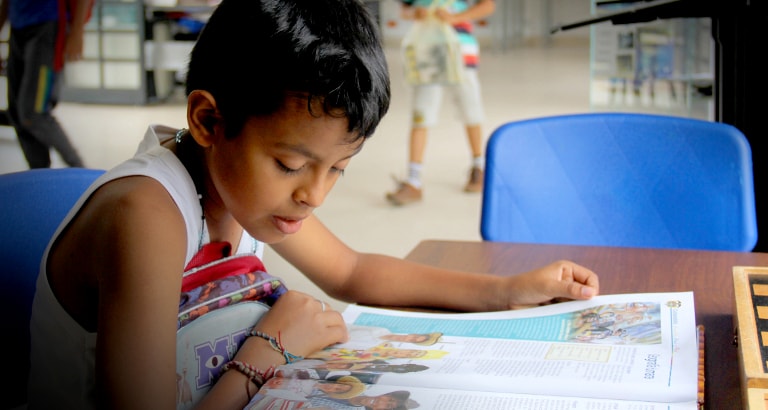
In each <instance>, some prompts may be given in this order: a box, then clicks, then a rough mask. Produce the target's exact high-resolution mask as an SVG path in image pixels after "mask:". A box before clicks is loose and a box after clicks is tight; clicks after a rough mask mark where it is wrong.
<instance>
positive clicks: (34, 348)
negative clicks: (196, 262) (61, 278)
mask: <svg viewBox="0 0 768 410" xmlns="http://www.w3.org/2000/svg"><path fill="white" fill-rule="evenodd" d="M175 133H176V129H173V128H169V127H164V126H157V125H155V126H150V127H149V129H148V130H147V133H146V134H145V135H144V139H143V140H142V141H141V143H140V144H139V148H138V150H137V152H136V154H135V156H134V157H133V158H131V159H129V160H127V161H125V162H124V163H122V164H120V165H118V166H117V167H115V168H113V169H112V170H109V171H107V172H106V173H105V174H103V175H102V176H101V177H99V178H98V179H97V180H96V181H95V182H94V183H93V184H92V185H91V186H90V187H89V188H88V189H87V190H86V192H85V193H84V194H83V195H82V196H81V197H80V199H79V200H78V201H77V203H76V204H75V206H74V207H72V210H70V212H69V214H68V215H67V216H66V218H64V220H63V221H62V223H61V225H60V226H59V228H58V229H57V230H56V232H55V233H54V235H53V238H52V239H51V241H50V242H49V244H48V247H47V248H46V250H45V252H44V254H43V259H42V260H43V261H46V260H47V259H48V252H49V250H50V244H51V243H53V241H54V240H55V239H56V238H57V237H58V236H59V235H60V234H61V232H62V230H63V229H64V227H66V226H67V225H68V224H69V222H70V221H71V220H72V218H73V217H74V215H75V214H76V213H77V211H78V210H79V209H80V208H81V207H82V206H83V204H84V203H85V201H86V200H87V199H88V197H90V195H91V194H92V193H93V192H94V191H96V189H97V188H99V187H100V186H102V185H103V184H105V183H107V182H109V181H111V180H114V179H117V178H121V177H125V176H130V175H145V176H148V177H151V178H154V179H155V180H157V181H158V182H160V183H161V184H162V185H163V187H165V189H166V190H167V191H168V193H169V194H170V195H171V197H172V198H173V200H174V201H175V202H176V205H178V207H179V211H181V214H182V216H183V217H184V222H185V225H186V227H187V256H186V260H185V263H184V264H185V265H186V264H187V263H188V262H189V261H190V260H191V259H192V257H193V256H194V254H195V253H196V252H197V250H198V248H199V246H200V245H201V241H200V238H201V235H202V238H203V239H202V244H205V243H208V242H210V239H209V238H208V234H207V232H208V230H207V229H203V226H202V209H201V208H200V201H199V198H198V195H197V191H196V189H195V184H194V182H193V181H192V178H191V177H190V175H189V173H188V172H187V170H186V168H184V165H183V164H182V163H181V161H179V159H178V158H177V157H176V155H175V154H174V153H173V152H171V151H170V150H168V149H166V148H164V147H163V146H162V145H160V142H161V141H165V140H167V139H169V138H172V137H173V136H174V135H175ZM235 253H255V254H256V255H257V256H258V257H259V258H262V256H263V253H264V245H263V244H262V243H261V242H258V241H256V240H255V239H253V238H252V237H251V236H250V235H248V234H247V233H246V232H245V231H243V237H242V238H241V239H240V245H239V247H238V249H237V251H236V252H235ZM30 332H31V352H30V360H31V365H32V367H31V369H30V376H29V390H28V403H29V404H28V408H29V409H37V408H40V409H51V408H64V409H93V408H95V395H94V388H95V377H96V376H95V362H96V356H95V353H96V333H91V332H87V331H86V330H85V329H83V328H82V327H81V326H80V325H79V324H78V323H77V322H76V321H75V320H74V319H73V318H72V317H70V316H69V314H68V313H67V312H66V311H65V310H64V308H63V307H62V306H61V305H60V304H59V302H58V300H57V299H56V296H55V295H54V294H53V292H52V291H51V288H50V286H49V284H48V275H47V271H46V269H45V263H41V267H40V274H39V275H38V279H37V291H36V294H35V298H34V302H33V304H32V319H31V322H30Z"/></svg>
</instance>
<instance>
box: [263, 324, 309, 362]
mask: <svg viewBox="0 0 768 410" xmlns="http://www.w3.org/2000/svg"><path fill="white" fill-rule="evenodd" d="M250 335H251V336H257V337H260V338H262V339H264V340H266V341H268V342H269V345H270V346H272V349H274V350H275V351H277V352H279V353H280V354H282V355H283V358H285V363H287V364H289V363H293V362H295V361H298V360H301V359H303V358H304V356H297V355H295V354H292V353H290V352H288V351H287V350H285V348H284V347H283V344H282V343H280V340H279V339H275V338H274V337H272V336H270V335H268V334H266V333H264V332H259V331H258V330H251V334H250ZM277 337H280V333H278V334H277Z"/></svg>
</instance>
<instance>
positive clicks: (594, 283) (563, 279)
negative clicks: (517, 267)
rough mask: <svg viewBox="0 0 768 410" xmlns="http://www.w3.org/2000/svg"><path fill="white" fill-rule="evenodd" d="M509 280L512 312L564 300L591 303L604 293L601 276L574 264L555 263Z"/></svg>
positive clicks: (508, 288)
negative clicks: (601, 288)
mask: <svg viewBox="0 0 768 410" xmlns="http://www.w3.org/2000/svg"><path fill="white" fill-rule="evenodd" d="M506 279H507V282H506V283H507V285H508V286H505V289H506V292H507V294H508V295H509V296H508V297H509V302H508V305H509V306H508V308H510V309H514V308H520V307H524V306H530V305H540V304H545V303H550V302H552V301H555V300H560V299H590V298H592V296H595V295H597V294H598V293H599V291H600V284H599V281H598V278H597V274H595V273H594V272H592V271H591V270H589V269H587V268H585V267H583V266H580V265H577V264H575V263H573V262H570V261H558V262H554V263H551V264H549V265H547V266H544V267H542V268H539V269H536V270H532V271H530V272H526V273H523V274H520V275H516V276H511V277H509V278H506Z"/></svg>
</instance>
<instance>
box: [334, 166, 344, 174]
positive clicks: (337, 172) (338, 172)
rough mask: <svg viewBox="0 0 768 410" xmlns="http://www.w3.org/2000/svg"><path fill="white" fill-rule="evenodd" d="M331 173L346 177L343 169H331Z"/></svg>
mask: <svg viewBox="0 0 768 410" xmlns="http://www.w3.org/2000/svg"><path fill="white" fill-rule="evenodd" d="M331 172H333V173H334V174H339V175H341V176H344V169H342V168H336V167H331Z"/></svg>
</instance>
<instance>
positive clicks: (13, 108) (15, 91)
mask: <svg viewBox="0 0 768 410" xmlns="http://www.w3.org/2000/svg"><path fill="white" fill-rule="evenodd" d="M8 43H9V50H8V60H7V61H6V80H7V82H8V93H7V98H8V119H9V120H10V122H11V125H12V126H13V128H14V130H15V131H16V138H17V139H18V141H19V146H20V147H21V151H22V153H23V154H24V157H25V158H26V160H27V164H28V165H29V167H30V168H48V167H50V166H51V157H50V152H49V151H50V150H49V149H48V147H47V146H46V145H44V144H42V143H40V142H39V141H37V140H36V139H35V137H34V136H33V135H32V134H31V133H30V132H28V131H27V130H26V128H25V127H24V124H23V123H22V121H21V119H20V117H19V109H18V107H19V100H20V98H21V93H22V92H29V91H27V90H25V88H24V87H23V86H22V85H23V84H28V83H29V82H28V81H26V80H25V76H27V75H28V74H27V71H26V65H25V58H24V57H25V56H24V50H25V48H26V43H27V30H11V36H10V39H9V41H8Z"/></svg>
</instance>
